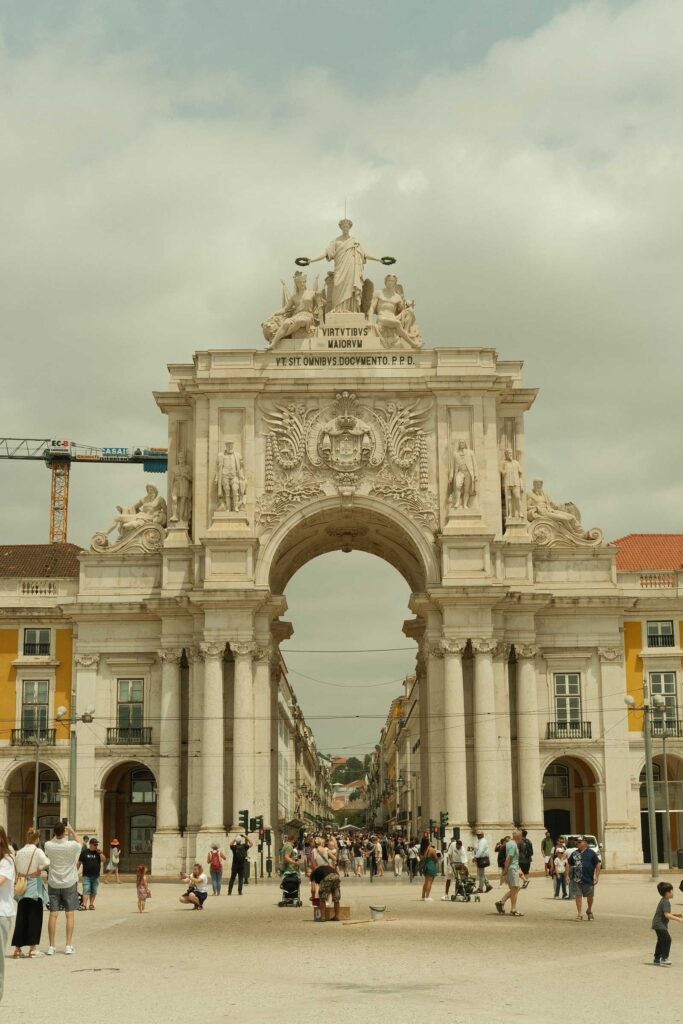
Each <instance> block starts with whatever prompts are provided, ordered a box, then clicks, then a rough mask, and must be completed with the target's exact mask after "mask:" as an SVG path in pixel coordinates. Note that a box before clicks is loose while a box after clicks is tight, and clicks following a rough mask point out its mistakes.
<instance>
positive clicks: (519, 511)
mask: <svg viewBox="0 0 683 1024" xmlns="http://www.w3.org/2000/svg"><path fill="white" fill-rule="evenodd" d="M500 472H501V475H502V478H503V491H504V494H505V521H506V522H508V521H510V520H513V521H514V520H520V519H523V518H524V510H523V498H522V494H523V486H524V485H523V477H522V467H521V466H520V464H519V462H518V461H517V459H515V458H513V456H512V451H511V449H510V448H506V449H505V459H504V461H503V465H502V468H501V471H500Z"/></svg>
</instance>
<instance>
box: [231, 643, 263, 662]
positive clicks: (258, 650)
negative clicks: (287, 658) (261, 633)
mask: <svg viewBox="0 0 683 1024" xmlns="http://www.w3.org/2000/svg"><path fill="white" fill-rule="evenodd" d="M232 646H233V649H234V644H233V645H232ZM253 657H254V661H271V660H272V657H273V648H272V647H271V645H270V644H254V655H253Z"/></svg>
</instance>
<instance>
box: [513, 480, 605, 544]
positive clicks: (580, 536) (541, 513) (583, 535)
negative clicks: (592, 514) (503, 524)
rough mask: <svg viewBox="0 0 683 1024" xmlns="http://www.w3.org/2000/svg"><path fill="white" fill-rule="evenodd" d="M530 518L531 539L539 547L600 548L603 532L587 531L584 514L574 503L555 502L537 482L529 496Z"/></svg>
mask: <svg viewBox="0 0 683 1024" xmlns="http://www.w3.org/2000/svg"><path fill="white" fill-rule="evenodd" d="M526 501H527V517H528V519H529V523H530V524H531V525H530V527H529V531H530V533H531V539H532V540H533V541H534V542H535V543H536V544H542V545H546V546H548V547H553V546H565V547H566V546H586V545H590V546H596V547H597V546H598V545H600V544H602V542H603V536H602V530H600V529H598V527H594V528H593V529H591V530H584V528H583V526H582V525H581V513H580V512H579V510H578V508H577V507H576V505H575V504H574V502H573V501H566V502H564V503H563V504H558V502H556V501H553V500H552V498H551V497H550V495H549V494H548V493H547V491H544V490H543V481H542V480H534V482H533V488H532V490H530V491H528V492H527V496H526Z"/></svg>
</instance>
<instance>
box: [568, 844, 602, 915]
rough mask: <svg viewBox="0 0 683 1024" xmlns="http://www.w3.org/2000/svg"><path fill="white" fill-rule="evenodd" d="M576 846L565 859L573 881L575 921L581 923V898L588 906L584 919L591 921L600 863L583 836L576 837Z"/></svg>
mask: <svg viewBox="0 0 683 1024" xmlns="http://www.w3.org/2000/svg"><path fill="white" fill-rule="evenodd" d="M578 844H579V847H578V849H577V850H574V852H573V853H571V854H570V855H569V857H568V859H567V864H568V868H567V870H568V871H569V873H570V875H571V878H572V879H573V881H574V893H575V898H576V920H577V921H583V914H582V913H581V910H582V903H583V898H584V897H585V898H586V903H587V904H588V910H587V913H586V917H587V918H588V920H589V921H592V920H593V899H594V897H595V886H596V885H597V884H598V878H599V877H600V869H601V868H602V862H601V860H600V858H599V856H598V855H597V853H596V852H595V850H591V848H590V847H589V845H588V841H587V840H586V838H585V837H584V836H579V837H578Z"/></svg>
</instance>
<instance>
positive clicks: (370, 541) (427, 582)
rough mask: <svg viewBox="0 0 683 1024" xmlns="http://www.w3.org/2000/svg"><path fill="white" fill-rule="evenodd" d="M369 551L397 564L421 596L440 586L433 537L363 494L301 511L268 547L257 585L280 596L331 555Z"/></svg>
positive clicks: (286, 522) (258, 570)
mask: <svg viewBox="0 0 683 1024" xmlns="http://www.w3.org/2000/svg"><path fill="white" fill-rule="evenodd" d="M347 550H348V551H351V550H354V551H365V552H367V553H369V554H374V555H377V556H378V557H380V558H383V559H384V560H385V561H387V562H389V564H390V565H393V566H394V568H395V569H396V570H397V571H398V572H399V573H400V574H401V575H402V576H403V578H404V579H405V580H406V582H407V583H408V585H409V586H410V588H411V590H413V591H414V592H416V593H420V592H422V591H424V590H425V589H426V588H427V587H428V586H434V585H436V584H438V583H439V582H440V570H439V560H438V552H437V550H436V545H435V543H434V540H433V539H430V538H429V537H428V535H427V534H426V531H425V530H423V529H422V528H421V527H419V526H418V525H416V524H415V523H414V522H413V521H412V520H411V519H409V518H408V516H406V515H405V514H404V513H403V512H401V511H400V510H399V509H395V508H393V507H390V506H389V505H387V503H386V502H382V501H379V500H377V499H373V498H371V497H367V496H362V497H358V498H356V499H355V500H354V501H353V503H352V504H349V505H346V506H344V505H340V502H339V499H338V498H324V499H322V500H320V501H317V502H315V504H314V505H313V506H304V507H303V508H297V509H296V510H295V511H293V512H292V513H291V515H290V516H288V517H287V518H286V519H285V520H284V521H283V522H282V523H281V524H280V525H279V527H278V528H277V529H276V530H274V531H273V533H272V534H271V535H270V537H269V538H268V540H267V541H266V542H265V543H264V544H263V547H262V549H261V553H260V555H259V558H258V560H257V564H256V573H255V577H256V584H257V585H261V586H270V588H271V591H272V592H273V593H275V594H280V593H282V592H283V591H284V588H285V586H286V585H287V582H288V581H289V580H290V579H291V577H292V576H293V575H294V573H295V572H296V571H297V569H300V568H301V567H302V566H303V565H305V564H306V562H308V561H310V560H311V559H312V558H316V557H317V556H318V555H322V554H326V553H327V552H329V551H347Z"/></svg>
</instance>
